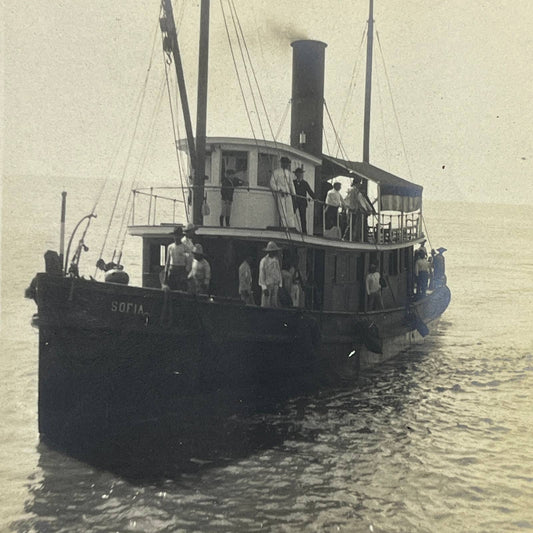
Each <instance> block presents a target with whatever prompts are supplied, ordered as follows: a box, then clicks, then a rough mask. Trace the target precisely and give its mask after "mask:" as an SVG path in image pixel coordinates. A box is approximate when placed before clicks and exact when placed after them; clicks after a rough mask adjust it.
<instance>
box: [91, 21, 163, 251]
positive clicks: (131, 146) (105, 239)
mask: <svg viewBox="0 0 533 533" xmlns="http://www.w3.org/2000/svg"><path fill="white" fill-rule="evenodd" d="M158 28H159V19H158V24H157V26H156V30H155V35H154V39H153V43H152V51H151V53H150V61H149V64H148V68H147V71H146V76H145V79H144V84H143V87H142V90H141V95H142V96H141V99H140V104H139V111H138V113H137V118H136V120H135V126H134V130H133V134H132V138H131V142H130V146H129V149H128V154H127V157H126V162H125V164H124V170H123V172H122V176H121V179H120V184H119V187H118V191H117V194H116V196H115V202H114V204H113V209H112V211H111V215H110V217H109V223H108V225H107V229H106V233H105V237H104V242H103V244H102V248H101V250H100V257H102V255H103V253H104V249H105V246H106V243H107V239H108V237H109V231H110V229H111V225H112V223H113V217H114V216H115V210H116V208H117V204H118V199H119V197H120V193H121V190H122V185H123V184H124V178H125V176H126V170H127V168H128V164H129V159H130V156H131V153H132V150H133V144H134V140H135V135H136V133H137V128H138V126H139V121H140V117H141V113H142V107H143V104H144V99H145V96H146V87H147V85H148V79H149V77H150V72H151V69H152V62H153V57H154V50H155V42H156V36H157V29H158Z"/></svg>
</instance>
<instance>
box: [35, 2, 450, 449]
mask: <svg viewBox="0 0 533 533" xmlns="http://www.w3.org/2000/svg"><path fill="white" fill-rule="evenodd" d="M201 10H202V13H201V29H200V52H199V57H200V60H199V76H198V102H197V113H198V119H197V125H196V135H193V133H192V126H191V122H190V116H189V111H188V104H187V100H186V90H185V86H184V84H183V71H182V69H181V58H180V49H179V45H178V37H177V33H176V26H175V23H174V17H173V13H172V7H171V4H170V0H163V2H162V4H161V15H160V17H161V18H160V27H161V32H162V36H163V39H162V41H163V47H164V50H165V53H166V57H167V59H168V63H169V64H170V62H171V61H172V62H173V63H174V65H175V71H176V76H177V80H178V85H179V87H180V97H181V102H182V107H183V113H184V122H185V126H186V130H187V138H186V139H184V140H180V141H179V142H178V143H177V146H178V148H179V149H180V150H183V151H185V152H187V153H188V161H189V165H190V174H191V176H192V180H191V182H189V183H186V184H184V185H183V186H182V187H176V188H174V189H172V190H168V189H165V190H158V189H155V188H151V189H135V190H133V191H132V204H131V218H130V219H129V224H128V233H129V235H130V236H135V237H139V238H140V239H141V240H142V285H141V286H133V285H132V284H129V283H128V276H127V275H126V274H125V272H124V271H123V270H121V266H120V263H121V259H120V257H119V259H118V261H116V262H115V264H113V265H111V267H109V268H111V270H109V268H108V271H107V272H106V274H105V279H102V280H101V281H100V280H98V279H95V278H93V277H90V278H88V279H87V278H85V277H82V276H80V274H79V269H78V262H79V257H80V255H81V253H82V252H83V250H84V246H85V245H84V243H83V238H82V239H81V240H80V244H79V246H78V248H77V249H76V251H75V253H74V254H73V257H72V258H71V257H69V255H70V251H69V250H67V253H66V254H65V253H64V245H63V242H64V233H63V234H62V239H61V245H60V250H59V253H55V252H47V256H46V257H45V259H46V272H43V273H39V274H37V276H36V278H35V280H34V282H33V283H32V288H31V290H29V296H31V297H33V298H34V299H35V301H36V303H37V308H38V313H37V315H36V323H37V325H38V328H39V399H38V402H39V430H40V433H41V434H42V435H44V436H46V437H47V438H48V439H50V440H52V441H56V442H65V441H68V439H69V438H71V437H72V436H73V435H74V434H76V433H79V432H80V431H83V432H86V433H87V432H92V431H100V432H103V433H106V432H112V431H113V430H114V429H115V428H117V427H119V426H121V427H134V426H135V425H136V424H138V423H139V422H140V421H143V420H145V421H146V420H157V419H161V418H162V417H165V416H166V415H168V414H170V415H172V414H176V413H180V412H183V411H184V410H186V409H188V408H190V407H191V406H194V405H195V404H196V403H198V402H200V403H201V402H202V401H205V399H206V398H210V399H212V398H214V397H215V396H216V394H217V393H219V392H221V391H227V390H230V391H237V392H238V394H242V395H243V397H247V398H253V397H254V396H255V397H259V396H265V395H266V396H268V395H271V394H272V395H274V394H277V393H278V392H280V391H281V392H282V393H283V394H286V395H289V396H290V395H296V394H300V393H302V392H303V391H308V390H315V389H316V388H317V387H323V386H330V385H332V384H333V385H334V384H338V383H339V382H342V383H346V381H350V380H353V379H355V378H356V377H357V375H358V373H359V372H360V370H361V369H364V368H367V367H369V366H372V365H378V364H380V363H382V362H383V361H385V360H387V359H389V358H391V357H393V356H395V355H396V354H398V353H399V352H400V351H402V350H404V349H406V348H408V347H409V346H411V345H412V344H414V343H417V342H420V341H421V340H422V338H423V337H424V336H425V335H427V334H428V333H429V332H430V331H431V330H432V329H434V328H435V327H436V326H437V324H438V320H439V317H440V316H441V315H442V314H443V312H444V311H445V310H446V308H447V306H448V304H449V301H450V291H449V289H448V287H447V286H446V282H445V277H443V276H442V275H441V276H440V277H439V279H435V280H433V281H434V283H432V285H431V287H430V289H429V290H428V291H423V292H420V290H419V291H418V292H415V283H416V276H415V251H416V249H417V248H416V247H419V246H420V247H421V245H423V243H425V241H426V237H425V236H424V234H423V232H422V227H423V226H422V224H423V218H422V187H421V186H419V185H416V184H414V183H411V182H409V181H407V180H405V179H402V178H400V177H397V176H395V175H393V174H391V173H389V172H387V171H385V170H382V169H380V168H378V167H376V166H374V165H372V164H370V161H369V129H370V90H371V72H372V70H371V64H372V33H373V5H372V1H371V2H370V16H369V21H368V33H367V71H366V102H365V104H366V105H365V135H364V147H363V148H364V149H363V160H362V161H360V162H356V161H351V160H348V159H341V158H339V157H333V156H331V155H328V154H325V153H324V152H323V146H322V142H323V122H324V114H323V109H324V72H325V52H326V44H325V43H323V42H320V41H313V40H298V41H295V42H293V43H292V44H291V46H292V49H293V66H292V100H291V102H292V108H291V134H290V142H289V144H284V143H281V142H279V141H278V140H277V139H272V140H265V139H263V140H261V139H258V138H256V137H254V138H233V137H207V136H206V114H207V83H208V79H207V71H208V68H207V58H208V35H209V33H208V20H209V0H202V6H201ZM287 77H288V76H287ZM282 160H283V161H285V163H284V164H283V163H281V161H282ZM287 161H289V162H290V164H289V165H287V163H286V162H287ZM280 165H283V166H285V169H286V170H287V171H288V172H289V176H290V178H289V179H290V180H291V181H292V180H296V175H295V174H294V173H293V171H294V170H295V169H300V173H302V171H303V173H304V176H305V180H306V182H307V183H308V184H309V186H310V189H311V192H312V193H313V196H312V197H311V195H309V196H308V197H307V196H306V198H305V199H302V198H303V197H302V196H299V197H296V196H292V197H291V198H290V200H291V201H294V204H293V205H294V206H296V205H297V203H298V202H300V205H304V206H305V208H304V209H301V210H298V211H295V212H294V213H293V212H292V210H291V212H290V213H289V212H288V211H287V209H286V207H283V206H284V205H285V206H287V205H289V206H290V205H291V204H290V203H287V202H285V203H283V201H280V196H281V195H283V196H286V195H288V196H289V197H290V196H291V192H290V191H289V192H288V193H284V192H282V191H280V190H275V188H273V187H272V186H271V184H272V176H273V175H274V174H275V173H276V171H278V169H279V168H280ZM228 175H229V176H231V177H232V179H233V180H236V179H238V181H233V182H232V184H233V185H234V187H232V195H231V196H232V201H231V202H230V203H231V206H230V207H231V219H229V216H228V215H227V213H228V211H227V205H226V211H225V212H224V211H223V208H224V206H223V204H224V201H225V200H224V198H223V195H222V194H221V192H222V189H223V188H224V187H226V188H227V184H224V183H223V180H224V178H225V177H227V176H228ZM342 180H345V181H346V180H348V181H349V182H351V183H352V184H353V187H355V188H356V189H357V193H358V196H357V197H358V198H359V205H357V206H353V205H352V206H351V207H350V206H346V207H347V208H346V209H343V206H342V205H340V206H338V205H331V202H330V203H328V198H329V196H328V191H329V190H330V189H332V184H333V183H335V182H340V181H342ZM289 185H290V183H289ZM333 190H335V189H333ZM187 195H189V200H190V206H189V205H187V204H188V201H187V200H185V202H184V204H185V206H184V207H185V211H184V214H185V218H183V219H182V220H177V219H176V216H175V206H176V202H177V201H178V200H179V198H180V197H182V196H183V197H186V196H187ZM282 200H283V199H282ZM165 202H166V203H167V204H168V205H169V206H172V209H173V213H172V216H168V219H161V213H162V212H163V209H162V205H163V204H164V203H165ZM142 206H144V207H145V208H146V207H147V208H148V213H147V216H146V212H144V213H142V214H141V207H142ZM207 206H209V207H207ZM156 210H158V211H157V212H158V213H159V216H158V215H156ZM167 213H168V210H167ZM221 213H224V215H222V216H221ZM141 216H142V220H141ZM93 217H94V215H93V214H91V215H88V216H86V217H83V219H82V220H83V221H85V222H86V223H87V225H88V224H89V223H90V221H91V219H92V218H93ZM226 217H227V219H226ZM63 220H64V219H63ZM80 223H81V221H80ZM187 224H188V225H189V226H188V227H189V229H191V226H193V227H194V231H193V232H192V240H193V241H194V243H195V244H196V245H198V244H200V245H201V247H202V249H203V254H204V255H205V257H206V258H207V261H208V263H209V265H210V267H211V279H210V283H209V286H208V287H207V288H206V290H205V291H189V290H186V288H183V287H179V288H178V289H177V290H172V288H170V287H168V286H167V285H166V281H165V275H164V273H165V269H166V267H165V265H166V264H167V250H168V246H169V244H170V243H172V241H173V235H172V234H173V232H176V233H177V234H178V235H179V234H180V228H183V229H186V228H187ZM78 226H80V225H78ZM302 226H307V231H303V229H304V228H302ZM63 227H64V224H63ZM176 228H177V229H176ZM76 229H78V227H77V228H76ZM73 237H74V235H73ZM71 240H72V239H71ZM269 249H271V250H272V249H275V250H276V251H277V257H278V259H279V262H280V268H283V269H285V270H286V271H288V272H289V273H290V274H291V283H292V284H293V287H292V289H294V288H296V292H295V291H294V290H293V291H292V294H293V295H294V294H296V295H297V296H295V297H293V299H292V300H291V299H289V301H288V302H285V303H284V304H283V305H281V304H276V303H274V304H273V305H271V306H265V305H261V296H262V295H261V292H262V290H261V288H260V286H259V281H258V280H259V265H260V260H261V259H262V257H263V256H264V255H265V253H266V252H265V250H269ZM247 257H248V258H250V272H251V277H252V291H251V295H250V299H249V300H248V301H246V302H244V301H243V300H242V298H241V297H240V294H239V266H240V265H241V264H242V262H243V260H244V259H245V258H247ZM103 268H104V269H105V267H103ZM373 270H377V272H379V276H380V280H381V285H380V300H379V301H378V305H377V306H376V305H375V301H374V302H373V303H372V304H371V302H370V299H369V295H368V294H367V292H368V287H367V278H368V275H369V273H371V271H373ZM294 273H297V274H298V276H297V279H296V278H295V277H294ZM182 289H183V290H182ZM280 290H281V289H280ZM288 292H289V294H290V293H291V290H289V291H288ZM210 401H211V400H210ZM88 428H90V429H88Z"/></svg>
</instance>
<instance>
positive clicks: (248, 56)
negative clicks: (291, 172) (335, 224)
mask: <svg viewBox="0 0 533 533" xmlns="http://www.w3.org/2000/svg"><path fill="white" fill-rule="evenodd" d="M228 1H229V2H230V4H231V5H232V7H233V12H234V15H235V19H236V20H237V24H238V26H239V31H240V34H241V36H242V42H243V44H244V48H245V50H246V56H247V58H248V63H249V64H250V70H251V71H252V74H253V77H254V81H255V87H256V90H257V93H258V95H259V99H260V101H261V106H262V109H263V112H264V115H265V118H266V121H267V124H268V128H269V130H270V135H271V136H272V139H273V142H274V146H275V150H276V152H277V153H278V157H280V156H281V150H280V149H279V147H278V142H277V140H276V136H274V131H273V129H272V123H271V121H270V118H269V114H268V111H267V108H266V105H265V101H264V98H263V94H262V92H261V88H260V85H259V81H258V80H257V76H256V72H255V68H254V64H253V61H252V57H251V55H250V51H249V49H248V45H247V43H246V38H245V36H244V31H243V29H242V26H241V23H240V19H239V15H238V13H237V9H236V7H235V3H234V2H233V0H228ZM248 83H249V84H250V90H251V93H252V97H253V99H254V105H255V103H256V101H255V97H254V93H253V89H252V86H251V83H250V80H249V79H248ZM289 103H290V101H289ZM256 113H257V116H258V119H259V122H260V124H261V120H260V118H259V111H258V110H257V106H256ZM261 133H262V134H263V140H265V135H264V131H263V128H262V125H261ZM256 145H257V139H256ZM288 179H289V180H290V179H291V177H290V176H289V178H288ZM274 200H275V201H276V198H274ZM276 204H277V201H276ZM278 211H279V206H278ZM294 216H295V217H296V216H297V215H296V213H294ZM280 218H281V213H280ZM282 221H283V219H282ZM287 222H288V219H287V217H286V220H285V231H284V232H285V235H286V237H287V240H288V241H289V242H292V237H291V234H290V232H289V230H288V224H287ZM300 238H301V240H302V242H304V236H303V233H301V234H300Z"/></svg>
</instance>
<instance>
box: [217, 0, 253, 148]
mask: <svg viewBox="0 0 533 533" xmlns="http://www.w3.org/2000/svg"><path fill="white" fill-rule="evenodd" d="M220 8H221V10H222V18H223V19H224V27H225V29H226V35H227V37H228V44H229V48H230V52H231V57H232V59H233V66H234V68H235V74H236V76H237V81H238V83H239V88H240V91H241V97H242V100H243V103H244V107H245V109H246V117H247V118H248V123H249V124H250V129H251V131H252V136H253V138H254V140H255V142H256V144H257V138H256V136H255V130H254V126H253V124H252V120H251V118H250V111H249V109H248V104H247V103H246V97H245V95H244V89H243V86H242V83H241V77H240V75H239V69H238V68H237V61H236V58H235V53H234V51H233V44H232V43H231V38H230V34H229V28H228V22H227V20H226V12H225V11H224V5H223V2H222V0H220Z"/></svg>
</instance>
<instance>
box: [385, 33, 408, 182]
mask: <svg viewBox="0 0 533 533" xmlns="http://www.w3.org/2000/svg"><path fill="white" fill-rule="evenodd" d="M376 37H377V40H378V45H379V51H380V54H381V61H382V63H383V70H384V72H385V78H386V80H387V86H388V89H389V94H390V99H391V103H392V110H393V112H394V117H395V119H396V126H397V127H398V133H399V135H400V140H401V143H402V148H403V153H404V157H405V162H406V164H407V170H408V172H409V179H410V180H412V179H413V175H412V172H411V165H410V164H409V159H408V157H407V150H406V149H405V142H404V139H403V135H402V130H401V127H400V121H399V119H398V113H397V111H396V105H395V104H394V98H393V96H392V89H391V84H390V79H389V74H388V72H387V65H386V64H385V56H384V54H383V48H382V46H381V40H380V38H379V33H378V31H377V30H376Z"/></svg>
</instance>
